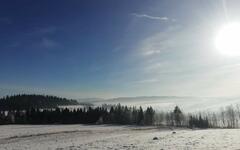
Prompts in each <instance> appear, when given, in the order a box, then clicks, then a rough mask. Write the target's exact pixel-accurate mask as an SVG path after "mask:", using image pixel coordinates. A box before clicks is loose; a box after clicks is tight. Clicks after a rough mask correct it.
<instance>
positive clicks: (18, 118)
mask: <svg viewBox="0 0 240 150" xmlns="http://www.w3.org/2000/svg"><path fill="white" fill-rule="evenodd" d="M77 104H78V102H77V101H76V100H68V99H65V98H59V97H55V96H43V95H15V96H7V97H4V98H2V99H0V124H119V125H141V126H143V125H145V126H147V125H154V126H168V127H187V128H238V127H239V123H240V121H239V120H240V107H239V105H235V106H233V105H230V106H227V107H225V108H221V109H219V111H216V112H192V113H184V111H183V110H182V109H180V107H179V106H175V107H174V108H173V110H172V111H168V112H164V111H159V110H154V109H153V108H152V107H151V106H149V107H147V108H146V109H143V108H142V107H141V106H140V107H132V106H131V107H130V106H123V105H121V104H117V105H102V106H98V107H94V106H88V107H82V108H74V109H69V108H68V107H63V108H60V107H58V106H62V105H65V106H67V105H77Z"/></svg>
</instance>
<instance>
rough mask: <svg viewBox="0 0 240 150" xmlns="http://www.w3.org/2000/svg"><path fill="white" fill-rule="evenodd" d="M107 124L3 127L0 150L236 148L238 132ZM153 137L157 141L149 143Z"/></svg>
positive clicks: (238, 143)
mask: <svg viewBox="0 0 240 150" xmlns="http://www.w3.org/2000/svg"><path fill="white" fill-rule="evenodd" d="M174 132H176V134H173V131H172V130H170V129H163V128H162V129H158V128H155V127H136V126H111V125H3V126H0V150H88V149H90V150H91V149H92V150H101V149H103V150H111V149H113V150H114V149H122V150H127V149H136V150H145V149H149V150H155V149H156V150H161V149H163V150H169V149H173V150H174V149H177V150H188V149H189V150H192V149H199V150H200V149H216V150H219V149H239V147H240V142H239V141H240V129H208V130H190V129H176V130H174ZM154 137H157V138H158V140H153V138H154Z"/></svg>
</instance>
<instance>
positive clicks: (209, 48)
mask: <svg viewBox="0 0 240 150" xmlns="http://www.w3.org/2000/svg"><path fill="white" fill-rule="evenodd" d="M0 3H1V4H0V69H1V72H0V96H4V95H11V94H19V93H41V94H50V95H57V96H63V97H70V98H82V97H99V98H112V97H127V96H159V95H165V96H210V97H211V96H213V97H214V96H217V97H224V96H239V95H240V94H239V91H240V78H239V75H240V57H239V56H234V57H229V56H226V55H223V54H221V53H220V52H219V51H218V50H217V49H216V47H215V46H214V39H215V38H216V35H217V32H218V31H219V28H221V26H222V25H224V24H226V23H228V22H238V21H240V15H239V14H240V9H239V7H240V1H237V0H228V1H224V0H211V1H209V0H196V1H192V0H181V1H179V0H147V1H146V0H131V1H129V0H119V1H113V0H101V1H99V0H91V1H89V0H71V1H67V0H51V1H49V0H41V1H33V0H21V1H20V0H2V1H1V2H0Z"/></svg>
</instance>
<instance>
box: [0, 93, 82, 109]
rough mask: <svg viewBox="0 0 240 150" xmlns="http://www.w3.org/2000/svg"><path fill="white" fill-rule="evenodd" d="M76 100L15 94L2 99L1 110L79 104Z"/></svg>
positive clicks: (0, 101) (0, 100)
mask: <svg viewBox="0 0 240 150" xmlns="http://www.w3.org/2000/svg"><path fill="white" fill-rule="evenodd" d="M77 104H78V102H77V101H76V100H69V99H66V98H60V97H56V96H49V95H27V94H22V95H14V96H6V97H3V98H1V99H0V111H4V110H7V111H11V110H28V109H31V108H38V109H40V108H42V109H45V108H57V107H58V106H60V105H77Z"/></svg>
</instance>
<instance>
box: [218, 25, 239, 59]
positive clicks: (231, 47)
mask: <svg viewBox="0 0 240 150" xmlns="http://www.w3.org/2000/svg"><path fill="white" fill-rule="evenodd" d="M215 46H216V48H217V49H218V51H219V52H220V53H222V54H223V55H228V56H240V23H228V24H226V25H224V26H223V27H222V28H221V29H220V31H219V32H218V34H217V36H216V40H215Z"/></svg>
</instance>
